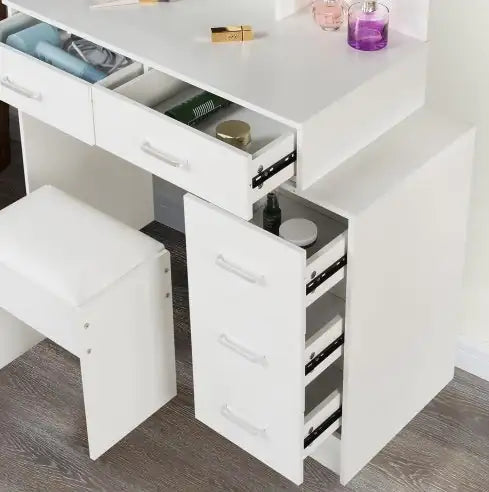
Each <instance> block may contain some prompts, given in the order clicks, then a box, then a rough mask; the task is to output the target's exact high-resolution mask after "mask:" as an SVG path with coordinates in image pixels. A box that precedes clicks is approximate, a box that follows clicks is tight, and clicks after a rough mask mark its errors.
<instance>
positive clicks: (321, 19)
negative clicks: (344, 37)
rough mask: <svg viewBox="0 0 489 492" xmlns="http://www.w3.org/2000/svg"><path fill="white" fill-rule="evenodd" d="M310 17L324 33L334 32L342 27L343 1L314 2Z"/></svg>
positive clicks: (321, 0)
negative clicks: (311, 16)
mask: <svg viewBox="0 0 489 492" xmlns="http://www.w3.org/2000/svg"><path fill="white" fill-rule="evenodd" d="M312 15H313V17H314V20H315V21H316V23H317V24H318V25H319V26H320V27H321V29H323V30H324V31H336V30H337V29H339V28H340V27H341V26H342V25H343V21H344V17H345V12H344V4H343V0H314V2H313V3H312Z"/></svg>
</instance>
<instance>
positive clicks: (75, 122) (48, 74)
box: [0, 14, 95, 145]
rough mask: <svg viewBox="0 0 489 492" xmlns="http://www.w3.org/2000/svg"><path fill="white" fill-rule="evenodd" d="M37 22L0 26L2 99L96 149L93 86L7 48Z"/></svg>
mask: <svg viewBox="0 0 489 492" xmlns="http://www.w3.org/2000/svg"><path fill="white" fill-rule="evenodd" d="M36 22H37V21H35V20H34V19H32V18H30V17H28V16H26V15H24V14H15V15H13V16H12V17H9V18H8V19H6V20H3V21H2V22H0V41H1V43H0V99H1V100H3V101H5V102H6V103H7V104H9V105H11V106H14V107H16V108H17V109H19V110H20V111H23V112H25V113H27V114H29V115H30V116H33V117H35V118H37V119H39V120H41V121H44V122H45V123H48V124H49V125H51V126H54V127H55V128H58V129H59V130H61V131H63V132H65V133H68V134H69V135H72V136H73V137H75V138H77V139H79V140H82V141H83V142H86V143H88V144H91V145H93V144H94V143H95V135H94V127H93V111H92V100H91V87H92V85H91V84H89V83H87V82H85V81H83V80H81V79H79V78H77V77H74V76H72V75H70V74H68V73H66V72H63V71H62V70H59V69H57V68H55V67H53V66H51V65H48V64H47V63H44V62H42V61H39V60H37V59H36V58H34V57H32V56H29V55H27V54H25V53H22V52H20V51H17V50H15V49H12V48H11V47H9V46H7V45H5V44H4V43H5V40H6V38H7V37H8V35H10V34H12V33H14V32H18V31H20V30H22V29H24V28H26V27H29V26H31V25H34V24H35V23H36Z"/></svg>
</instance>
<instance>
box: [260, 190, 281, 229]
mask: <svg viewBox="0 0 489 492" xmlns="http://www.w3.org/2000/svg"><path fill="white" fill-rule="evenodd" d="M280 224H282V210H280V207H279V205H278V197H277V195H276V193H269V194H268V195H267V204H266V206H265V209H264V210H263V229H265V230H266V231H268V232H271V233H272V234H275V235H276V236H278V234H279V230H280Z"/></svg>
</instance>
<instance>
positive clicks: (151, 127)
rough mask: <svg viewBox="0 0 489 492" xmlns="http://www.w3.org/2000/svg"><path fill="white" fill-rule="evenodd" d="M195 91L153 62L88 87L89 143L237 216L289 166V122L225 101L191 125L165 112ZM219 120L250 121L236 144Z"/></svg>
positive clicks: (245, 214)
mask: <svg viewBox="0 0 489 492" xmlns="http://www.w3.org/2000/svg"><path fill="white" fill-rule="evenodd" d="M200 92H201V91H200V90H199V89H197V88H195V87H192V86H189V85H188V84H185V83H183V82H181V81H179V80H176V79H174V78H172V77H170V76H168V75H166V74H163V73H161V72H158V71H156V70H150V71H149V72H146V73H144V74H142V75H141V76H140V77H138V78H136V79H134V80H132V81H130V82H128V83H127V84H125V85H123V86H120V87H118V88H117V89H116V90H109V89H106V88H101V87H96V88H94V91H93V100H94V116H95V133H96V142H97V145H98V146H100V147H102V148H104V149H105V150H108V151H109V152H112V153H114V154H116V155H117V156H119V157H121V158H123V159H126V160H127V161H129V162H132V163H134V164H135V165H137V166H139V167H141V168H143V169H146V170H148V171H149V172H151V173H153V174H155V175H156V176H159V177H161V178H163V179H165V180H166V181H169V182H171V183H173V184H175V185H177V186H179V187H180V188H183V189H184V190H187V191H189V192H191V193H194V194H195V195H197V196H199V197H201V198H204V199H206V200H208V201H210V202H212V203H214V204H216V205H218V206H219V207H221V208H223V209H225V210H228V211H230V212H232V213H234V214H235V215H238V216H240V217H242V218H244V219H250V218H251V216H252V209H253V203H255V202H256V201H258V200H259V199H260V198H261V197H263V196H265V195H266V193H268V192H269V191H271V190H273V189H275V188H276V187H277V186H278V185H280V184H281V183H283V182H285V181H286V180H288V179H289V178H291V177H292V176H293V175H294V174H295V160H296V157H295V134H294V131H293V130H291V129H290V128H288V127H286V126H284V125H282V124H280V123H278V122H276V121H273V120H271V119H269V118H266V117H264V116H262V115H260V114H257V113H254V112H253V111H251V110H249V109H247V108H243V107H240V106H239V105H236V104H231V105H230V106H229V107H226V108H224V109H221V110H219V111H218V112H217V113H215V114H213V115H212V116H211V117H209V118H208V119H205V120H204V121H201V122H200V123H198V124H197V125H196V126H195V127H193V126H192V127H191V126H188V125H186V124H183V123H181V122H179V121H177V120H175V119H172V118H170V117H169V116H167V115H166V114H165V112H166V111H167V110H169V109H171V108H172V107H174V106H176V105H178V104H180V103H182V102H184V101H186V100H188V99H189V98H191V97H193V96H195V95H197V94H198V93H200ZM224 120H242V121H245V122H247V123H248V124H249V125H250V126H251V138H252V141H251V143H250V144H249V145H248V146H247V147H246V150H244V149H239V148H236V147H233V146H232V145H229V144H228V143H225V142H222V141H220V140H218V139H217V138H216V135H215V134H216V127H217V125H218V124H219V123H220V122H222V121H224Z"/></svg>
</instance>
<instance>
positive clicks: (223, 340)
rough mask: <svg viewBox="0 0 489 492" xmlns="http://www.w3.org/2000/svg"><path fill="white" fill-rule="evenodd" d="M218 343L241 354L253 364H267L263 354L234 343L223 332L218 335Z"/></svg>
mask: <svg viewBox="0 0 489 492" xmlns="http://www.w3.org/2000/svg"><path fill="white" fill-rule="evenodd" d="M219 343H220V344H221V345H223V346H224V347H227V348H228V349H230V350H232V351H233V352H236V353H237V354H239V355H241V357H244V358H245V359H248V360H249V361H250V362H253V364H258V365H261V366H266V365H267V358H266V357H265V356H264V355H259V354H255V353H254V352H253V351H251V350H249V349H247V348H246V347H243V346H242V345H240V344H239V343H236V342H235V341H233V340H231V339H230V338H229V337H227V336H226V335H224V334H222V335H221V336H220V337H219Z"/></svg>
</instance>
